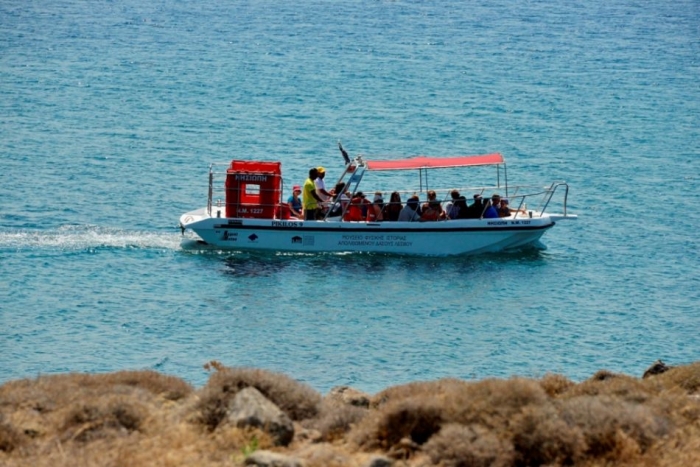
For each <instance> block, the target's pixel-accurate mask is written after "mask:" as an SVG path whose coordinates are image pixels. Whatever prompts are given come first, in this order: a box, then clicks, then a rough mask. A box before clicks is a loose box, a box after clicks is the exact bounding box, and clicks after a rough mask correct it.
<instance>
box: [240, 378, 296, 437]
mask: <svg viewBox="0 0 700 467" xmlns="http://www.w3.org/2000/svg"><path fill="white" fill-rule="evenodd" d="M227 420H228V422H229V423H231V424H232V425H234V426H237V427H239V428H245V427H256V428H260V429H261V430H263V431H265V432H266V433H268V434H269V435H270V436H271V437H272V439H273V440H274V442H275V444H276V445H278V446H286V445H288V444H289V443H290V442H291V441H292V438H293V437H294V425H293V423H292V421H291V420H290V418H289V417H288V416H287V414H285V413H284V412H282V411H281V410H280V408H279V407H277V406H276V405H275V404H273V403H272V402H271V401H270V400H269V399H267V398H266V397H265V396H263V395H262V394H261V393H260V391H258V390H257V389H255V388H254V387H247V388H245V389H243V390H241V391H240V392H238V394H236V396H235V397H234V398H233V400H232V401H231V403H230V404H229V407H228V416H227Z"/></svg>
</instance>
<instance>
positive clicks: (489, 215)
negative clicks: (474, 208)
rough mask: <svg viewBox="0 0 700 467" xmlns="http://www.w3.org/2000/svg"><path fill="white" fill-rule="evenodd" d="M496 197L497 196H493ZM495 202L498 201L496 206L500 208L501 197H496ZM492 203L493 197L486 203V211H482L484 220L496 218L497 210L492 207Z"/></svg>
mask: <svg viewBox="0 0 700 467" xmlns="http://www.w3.org/2000/svg"><path fill="white" fill-rule="evenodd" d="M494 196H498V195H494ZM495 199H496V201H498V205H499V206H500V204H501V197H500V196H498V197H497V198H495ZM493 202H494V197H493V196H492V197H491V200H490V201H487V202H486V210H485V211H484V219H496V218H498V209H496V207H495V206H494V205H493Z"/></svg>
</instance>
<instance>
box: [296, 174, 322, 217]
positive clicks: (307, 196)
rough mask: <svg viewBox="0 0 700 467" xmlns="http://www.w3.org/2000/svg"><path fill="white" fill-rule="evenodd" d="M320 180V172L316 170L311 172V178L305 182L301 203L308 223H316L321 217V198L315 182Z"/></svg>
mask: <svg viewBox="0 0 700 467" xmlns="http://www.w3.org/2000/svg"><path fill="white" fill-rule="evenodd" d="M317 178H318V170H317V169H316V168H313V169H310V170H309V178H307V179H306V181H305V182H304V188H303V194H302V197H301V203H302V205H303V207H304V219H305V220H307V221H315V220H316V219H317V218H319V217H320V212H321V211H320V204H319V203H320V202H321V201H322V200H321V198H320V197H319V196H318V195H317V194H316V184H315V183H314V180H316V179H317Z"/></svg>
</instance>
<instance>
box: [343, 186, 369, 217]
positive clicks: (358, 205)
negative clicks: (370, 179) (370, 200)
mask: <svg viewBox="0 0 700 467" xmlns="http://www.w3.org/2000/svg"><path fill="white" fill-rule="evenodd" d="M364 202H365V195H364V193H362V192H361V191H358V192H357V193H355V196H353V197H352V199H351V200H350V204H349V205H348V209H347V210H346V211H345V215H344V216H343V220H344V221H348V222H360V221H361V220H363V219H364V217H363V216H362V205H363V204H364Z"/></svg>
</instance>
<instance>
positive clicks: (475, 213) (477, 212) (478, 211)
mask: <svg viewBox="0 0 700 467" xmlns="http://www.w3.org/2000/svg"><path fill="white" fill-rule="evenodd" d="M484 208H485V206H484V202H483V200H482V198H481V195H480V194H476V195H474V203H472V204H471V205H470V206H469V208H467V219H479V218H481V215H482V214H483V212H484Z"/></svg>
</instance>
